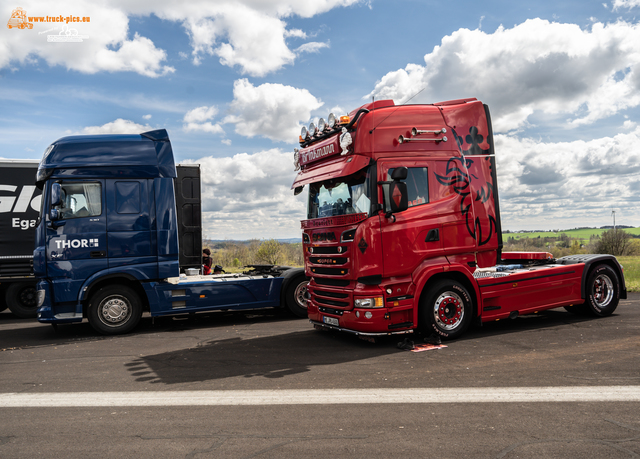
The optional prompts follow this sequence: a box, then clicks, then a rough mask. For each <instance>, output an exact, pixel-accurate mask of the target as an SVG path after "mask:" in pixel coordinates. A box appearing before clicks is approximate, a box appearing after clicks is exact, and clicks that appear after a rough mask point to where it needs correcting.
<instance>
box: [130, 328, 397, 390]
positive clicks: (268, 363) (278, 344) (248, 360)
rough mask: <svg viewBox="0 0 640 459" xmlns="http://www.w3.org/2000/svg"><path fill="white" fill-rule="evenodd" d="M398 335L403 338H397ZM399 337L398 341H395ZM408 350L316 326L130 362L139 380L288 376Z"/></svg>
mask: <svg viewBox="0 0 640 459" xmlns="http://www.w3.org/2000/svg"><path fill="white" fill-rule="evenodd" d="M396 341H397V339H396ZM394 343H395V341H394ZM396 352H403V351H401V350H399V349H397V348H396V346H395V344H394V345H393V346H391V345H386V346H375V345H374V346H372V345H371V344H370V343H367V342H364V341H361V340H358V339H357V338H354V337H353V336H347V335H343V334H334V333H327V332H320V331H316V330H313V329H310V330H306V331H299V332H292V333H286V334H279V335H275V336H268V337H259V338H253V339H241V338H230V339H219V340H211V341H206V342H204V343H200V345H198V346H197V347H196V348H192V349H181V350H176V351H172V352H165V353H161V354H155V355H149V356H144V357H140V358H138V359H136V360H134V361H133V362H130V363H127V364H126V367H127V369H128V370H129V371H130V372H131V375H132V376H134V377H135V381H137V382H145V383H162V384H179V383H190V382H202V381H211V380H218V379H225V378H233V377H238V376H244V377H245V378H254V377H262V378H272V379H276V378H283V377H285V376H291V375H296V374H301V373H306V372H308V371H310V370H311V367H315V366H319V365H337V364H341V363H346V362H353V361H359V360H365V359H370V358H374V357H379V356H382V355H387V354H392V353H396Z"/></svg>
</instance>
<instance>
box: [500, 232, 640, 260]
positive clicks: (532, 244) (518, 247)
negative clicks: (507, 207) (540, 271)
mask: <svg viewBox="0 0 640 459" xmlns="http://www.w3.org/2000/svg"><path fill="white" fill-rule="evenodd" d="M507 234H508V233H506V234H505V235H507ZM504 242H505V245H504V247H503V249H502V250H503V251H505V252H517V251H528V252H541V251H547V252H551V253H552V254H553V256H554V257H556V258H560V257H564V256H566V255H577V254H581V253H584V254H586V253H601V254H609V255H615V256H618V257H619V256H630V255H640V239H639V238H635V237H634V236H633V235H632V234H630V233H627V232H626V231H624V230H622V229H620V228H615V229H613V228H612V229H610V230H608V231H605V232H603V233H602V234H601V235H591V237H590V238H589V242H585V241H583V240H582V239H580V238H575V237H570V236H568V235H567V234H566V233H561V234H560V235H559V236H557V237H551V236H549V237H540V236H538V237H531V238H529V237H523V238H519V239H516V238H515V237H513V236H508V237H507V238H506V240H505V241H504Z"/></svg>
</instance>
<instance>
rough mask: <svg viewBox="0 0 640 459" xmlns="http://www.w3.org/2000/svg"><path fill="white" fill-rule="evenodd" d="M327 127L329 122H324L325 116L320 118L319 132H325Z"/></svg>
mask: <svg viewBox="0 0 640 459" xmlns="http://www.w3.org/2000/svg"><path fill="white" fill-rule="evenodd" d="M326 127H327V123H325V122H324V118H320V120H318V132H324V130H325V128H326Z"/></svg>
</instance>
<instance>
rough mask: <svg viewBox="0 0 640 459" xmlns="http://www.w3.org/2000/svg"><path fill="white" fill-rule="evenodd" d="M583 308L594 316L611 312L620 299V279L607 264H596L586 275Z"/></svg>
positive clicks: (602, 315) (601, 315)
mask: <svg viewBox="0 0 640 459" xmlns="http://www.w3.org/2000/svg"><path fill="white" fill-rule="evenodd" d="M586 287H587V289H586V294H587V298H586V301H585V303H584V307H585V310H586V311H587V312H588V313H589V314H591V315H594V316H598V317H606V316H610V315H611V314H613V311H615V310H616V308H617V307H618V302H619V301H620V279H619V277H618V274H617V273H616V272H615V271H614V269H613V268H611V266H609V265H597V266H596V267H595V268H593V269H592V270H591V272H590V273H589V276H588V277H587V286H586Z"/></svg>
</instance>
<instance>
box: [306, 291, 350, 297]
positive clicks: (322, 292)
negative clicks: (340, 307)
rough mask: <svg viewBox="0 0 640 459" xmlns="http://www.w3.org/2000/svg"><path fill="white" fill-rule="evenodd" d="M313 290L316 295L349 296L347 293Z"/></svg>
mask: <svg viewBox="0 0 640 459" xmlns="http://www.w3.org/2000/svg"><path fill="white" fill-rule="evenodd" d="M314 292H315V293H317V294H318V295H322V296H328V297H329V298H349V295H348V294H347V293H337V292H325V291H324V290H315V291H314Z"/></svg>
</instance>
